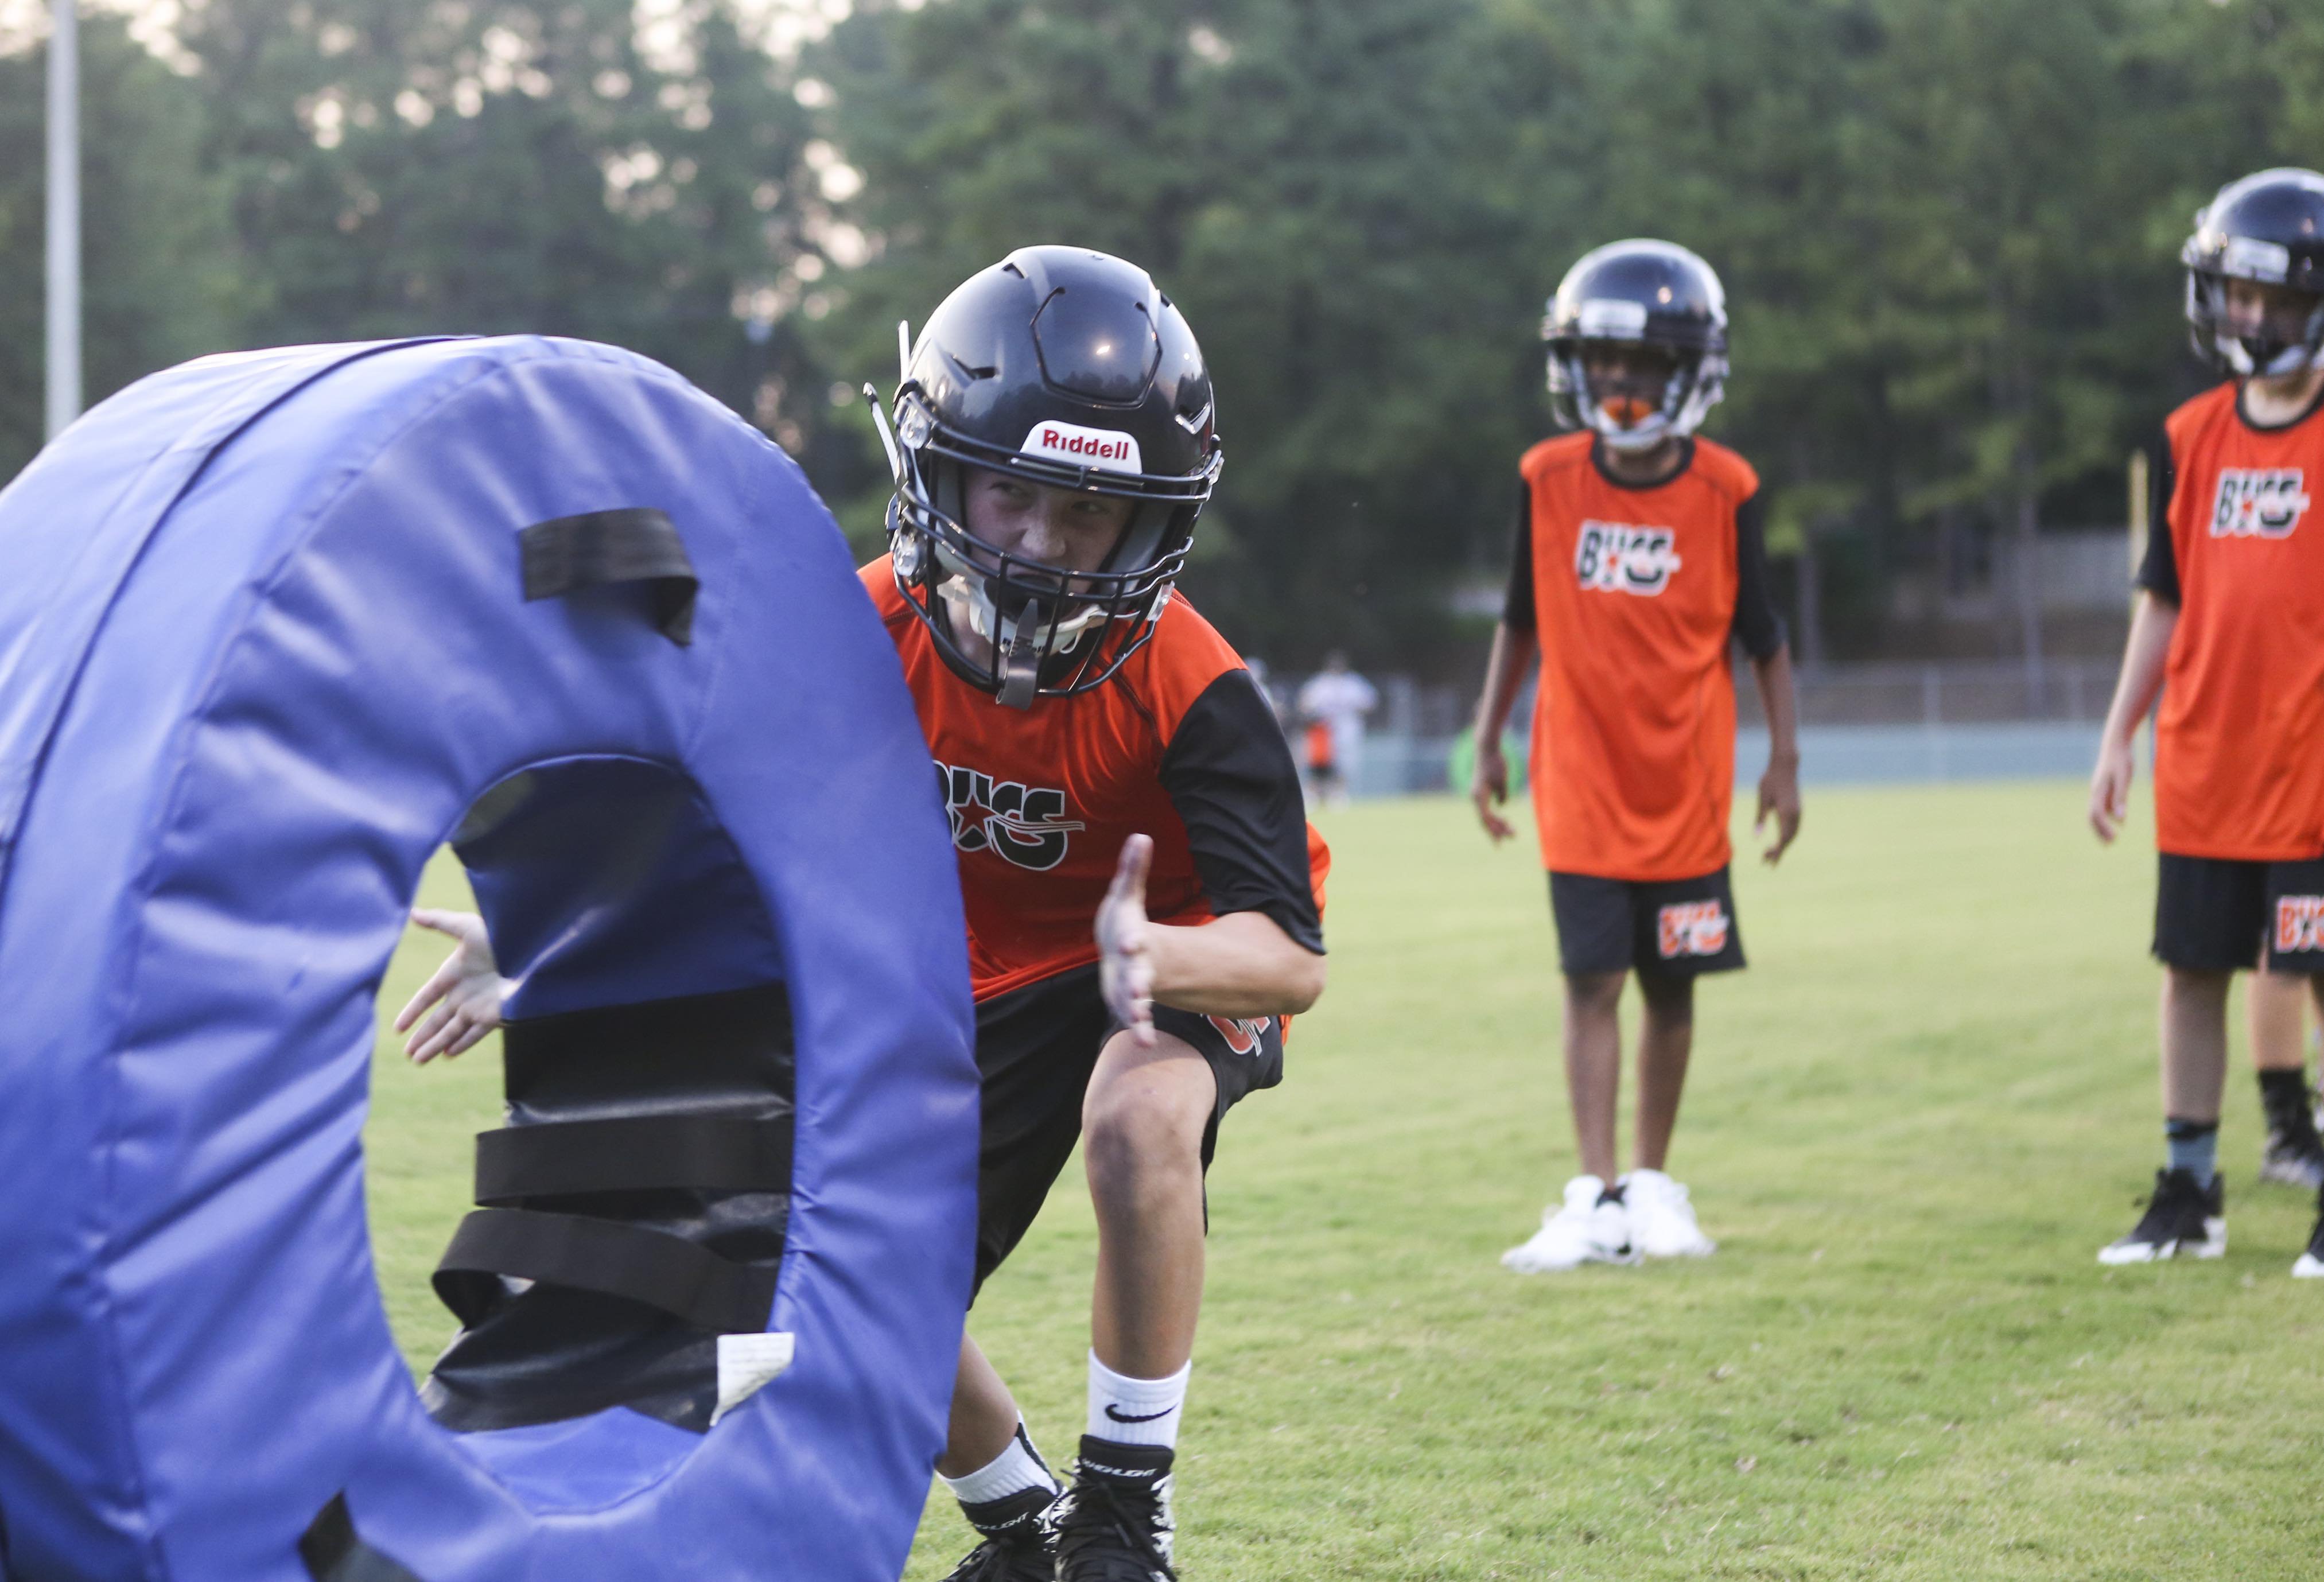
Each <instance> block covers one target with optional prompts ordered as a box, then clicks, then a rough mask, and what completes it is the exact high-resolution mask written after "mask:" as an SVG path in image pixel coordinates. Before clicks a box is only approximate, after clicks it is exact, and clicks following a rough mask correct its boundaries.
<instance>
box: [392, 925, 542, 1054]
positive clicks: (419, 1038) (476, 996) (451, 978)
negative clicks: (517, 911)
mask: <svg viewBox="0 0 2324 1582" xmlns="http://www.w3.org/2000/svg"><path fill="white" fill-rule="evenodd" d="M411 921H412V922H414V923H416V924H419V925H420V927H422V928H428V929H433V930H434V931H435V932H437V933H438V934H448V935H450V936H451V937H452V938H453V939H455V940H457V941H458V942H459V943H458V947H457V949H455V950H454V951H453V952H452V953H451V954H450V955H448V956H447V957H445V958H444V964H443V965H442V966H440V967H438V968H437V969H436V972H435V975H434V976H433V977H431V978H429V980H428V981H427V982H425V983H423V984H421V985H420V992H419V993H417V994H415V995H413V996H412V997H411V999H410V1003H409V1004H408V1005H406V1006H405V1007H403V1008H402V1009H401V1010H400V1011H398V1012H397V1013H396V1014H395V1030H396V1031H397V1032H399V1033H405V1032H408V1033H410V1035H411V1036H410V1039H408V1040H407V1041H406V1042H405V1043H404V1045H403V1053H406V1054H408V1055H410V1057H411V1062H412V1063H413V1064H414V1065H426V1064H427V1063H428V1062H429V1061H431V1060H434V1059H435V1058H436V1057H437V1056H438V1055H439V1054H441V1055H446V1056H450V1055H456V1054H458V1053H461V1052H462V1051H463V1050H466V1049H467V1048H468V1047H469V1046H470V1045H472V1044H475V1042H476V1040H477V1039H479V1038H482V1037H483V1036H484V1035H485V1034H487V1033H489V1032H491V1031H492V1030H493V1028H495V1027H497V1026H500V1025H501V1001H502V1000H503V999H504V998H507V996H508V992H509V990H510V989H513V988H514V987H515V985H514V984H512V983H511V982H510V981H509V980H507V979H505V978H503V977H502V976H501V975H500V969H499V967H498V966H497V965H496V964H495V963H494V962H493V942H492V940H491V938H490V937H489V936H488V935H486V934H485V933H484V919H483V918H481V917H479V916H477V915H475V913H473V912H438V911H434V910H432V909H429V908H427V907H420V906H415V907H413V908H412V911H411ZM429 1007H434V1008H433V1009H432V1010H431V1009H429ZM423 1012H424V1013H426V1015H425V1019H422V1013H423ZM415 1023H416V1024H417V1026H414V1024H415Z"/></svg>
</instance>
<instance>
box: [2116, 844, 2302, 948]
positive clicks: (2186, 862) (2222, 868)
mask: <svg viewBox="0 0 2324 1582" xmlns="http://www.w3.org/2000/svg"><path fill="white" fill-rule="evenodd" d="M2263 952H2264V957H2265V961H2266V965H2267V968H2268V970H2270V971H2272V972H2324V859H2319V860H2313V861H2308V862H2245V861H2238V860H2236V859H2233V858H2227V857H2181V856H2180V855H2178V854H2177V853H2176V852H2172V851H2165V852H2163V853H2162V854H2161V862H2160V864H2159V871H2158V872H2157V875H2156V880H2155V886H2154V954H2155V956H2156V957H2157V959H2159V960H2160V961H2163V964H2164V965H2166V966H2171V967H2183V968H2185V969H2186V970H2189V971H2190V972H2233V971H2239V970H2243V969H2246V968H2249V967H2256V966H2258V965H2259V964H2260V963H2261V960H2262V956H2263Z"/></svg>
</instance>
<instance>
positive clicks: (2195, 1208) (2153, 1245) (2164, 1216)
mask: <svg viewBox="0 0 2324 1582" xmlns="http://www.w3.org/2000/svg"><path fill="white" fill-rule="evenodd" d="M2226 1188H2227V1178H2226V1177H2225V1176H2221V1175H2215V1176H2213V1177H2212V1178H2211V1184H2210V1185H2209V1186H2208V1187H2203V1186H2199V1185H2197V1184H2196V1182H2195V1173H2194V1172H2192V1171H2190V1170H2158V1171H2156V1172H2155V1173H2154V1195H2153V1197H2151V1198H2149V1199H2148V1200H2146V1213H2145V1214H2144V1217H2142V1218H2141V1219H2140V1220H2139V1222H2138V1226H2137V1228H2135V1230H2133V1231H2132V1232H2131V1233H2130V1234H2129V1235H2128V1236H2126V1237H2123V1238H2122V1239H2121V1240H2120V1241H2117V1242H2113V1243H2110V1244H2108V1245H2107V1246H2102V1247H2100V1248H2099V1249H2098V1262H2099V1263H2101V1264H2152V1263H2154V1262H2157V1261H2158V1260H2160V1259H2163V1258H2170V1257H2182V1258H2216V1257H2219V1256H2222V1255H2224V1254H2225V1253H2226V1252H2227V1191H2226Z"/></svg>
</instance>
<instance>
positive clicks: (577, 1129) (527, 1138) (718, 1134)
mask: <svg viewBox="0 0 2324 1582" xmlns="http://www.w3.org/2000/svg"><path fill="white" fill-rule="evenodd" d="M790 1184H791V1133H790V1128H789V1127H788V1126H784V1125H781V1124H779V1123H776V1122H772V1121H765V1120H757V1119H753V1118H750V1117H747V1116H733V1115H641V1116H621V1117H615V1118H612V1119H608V1120H573V1121H565V1122H562V1123H558V1124H552V1125H548V1126H526V1127H501V1128H500V1129H499V1130H498V1131H491V1132H478V1133H477V1134H476V1201H477V1202H479V1203H483V1204H484V1205H486V1206H487V1207H493V1208H500V1207H505V1206H506V1205H508V1204H511V1203H517V1202H521V1201H522V1200H525V1199H527V1198H557V1197H571V1196H576V1195H579V1194H582V1193H587V1192H616V1191H642V1190H644V1189H647V1188H651V1187H695V1188H697V1189H700V1190H702V1191H728V1192H784V1191H789V1190H790Z"/></svg>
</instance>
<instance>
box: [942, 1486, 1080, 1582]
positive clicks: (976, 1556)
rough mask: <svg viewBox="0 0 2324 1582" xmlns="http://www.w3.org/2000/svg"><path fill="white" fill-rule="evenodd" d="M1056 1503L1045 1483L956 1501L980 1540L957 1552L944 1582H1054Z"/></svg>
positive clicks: (1055, 1564)
mask: <svg viewBox="0 0 2324 1582" xmlns="http://www.w3.org/2000/svg"><path fill="white" fill-rule="evenodd" d="M1056 1508H1057V1495H1056V1494H1055V1493H1054V1492H1053V1491H1051V1490H1049V1489H1046V1488H1028V1489H1024V1490H1021V1491H1020V1492H1019V1493H1017V1494H1013V1495H1002V1496H1001V1498H1000V1499H997V1500H986V1501H984V1502H982V1504H974V1505H969V1504H964V1505H962V1506H961V1508H960V1512H961V1514H962V1515H964V1516H965V1517H967V1518H968V1524H969V1525H970V1526H972V1527H973V1528H975V1529H976V1530H977V1531H979V1532H981V1533H982V1534H983V1535H984V1541H983V1542H982V1543H980V1544H978V1545H977V1546H976V1547H975V1548H974V1549H973V1550H969V1551H968V1553H967V1554H966V1555H965V1556H964V1557H962V1559H961V1562H960V1564H959V1565H957V1566H954V1568H952V1572H951V1574H950V1575H949V1576H947V1577H945V1582H1056V1576H1057V1535H1056V1527H1055V1525H1054V1522H1055V1519H1056Z"/></svg>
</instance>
